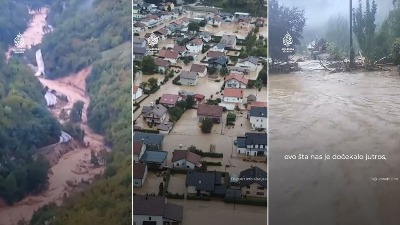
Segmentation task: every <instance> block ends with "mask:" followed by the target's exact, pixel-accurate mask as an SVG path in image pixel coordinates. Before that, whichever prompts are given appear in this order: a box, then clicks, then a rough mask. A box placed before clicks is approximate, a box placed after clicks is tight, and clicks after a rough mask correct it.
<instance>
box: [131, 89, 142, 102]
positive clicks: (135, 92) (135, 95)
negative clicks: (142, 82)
mask: <svg viewBox="0 0 400 225" xmlns="http://www.w3.org/2000/svg"><path fill="white" fill-rule="evenodd" d="M142 95H143V90H142V89H141V88H140V87H139V86H137V85H133V92H132V100H134V101H135V100H137V99H139V98H140V97H142Z"/></svg>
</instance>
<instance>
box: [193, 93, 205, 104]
mask: <svg viewBox="0 0 400 225" xmlns="http://www.w3.org/2000/svg"><path fill="white" fill-rule="evenodd" d="M193 97H194V100H195V101H196V105H199V104H202V103H203V102H204V100H205V99H206V96H204V95H202V94H195V95H194V96H193Z"/></svg>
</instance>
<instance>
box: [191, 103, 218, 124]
mask: <svg viewBox="0 0 400 225" xmlns="http://www.w3.org/2000/svg"><path fill="white" fill-rule="evenodd" d="M223 109H224V107H222V106H219V105H208V104H199V105H198V107H197V117H198V118H199V121H200V122H201V121H203V120H204V119H206V118H209V119H211V120H212V121H213V122H214V123H220V122H221V120H222V113H223Z"/></svg>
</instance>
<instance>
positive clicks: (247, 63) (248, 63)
mask: <svg viewBox="0 0 400 225" xmlns="http://www.w3.org/2000/svg"><path fill="white" fill-rule="evenodd" d="M257 65H258V58H256V57H253V56H249V57H247V58H244V59H240V60H239V61H238V62H237V63H236V67H240V68H245V69H249V70H251V71H255V70H256V69H257Z"/></svg>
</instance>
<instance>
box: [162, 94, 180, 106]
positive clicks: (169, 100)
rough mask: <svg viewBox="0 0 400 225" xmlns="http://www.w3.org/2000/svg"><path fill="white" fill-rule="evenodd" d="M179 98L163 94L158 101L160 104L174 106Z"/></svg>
mask: <svg viewBox="0 0 400 225" xmlns="http://www.w3.org/2000/svg"><path fill="white" fill-rule="evenodd" d="M179 98H180V96H179V95H173V94H163V95H162V96H161V99H160V104H167V105H175V104H176V102H177V101H178V99H179Z"/></svg>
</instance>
